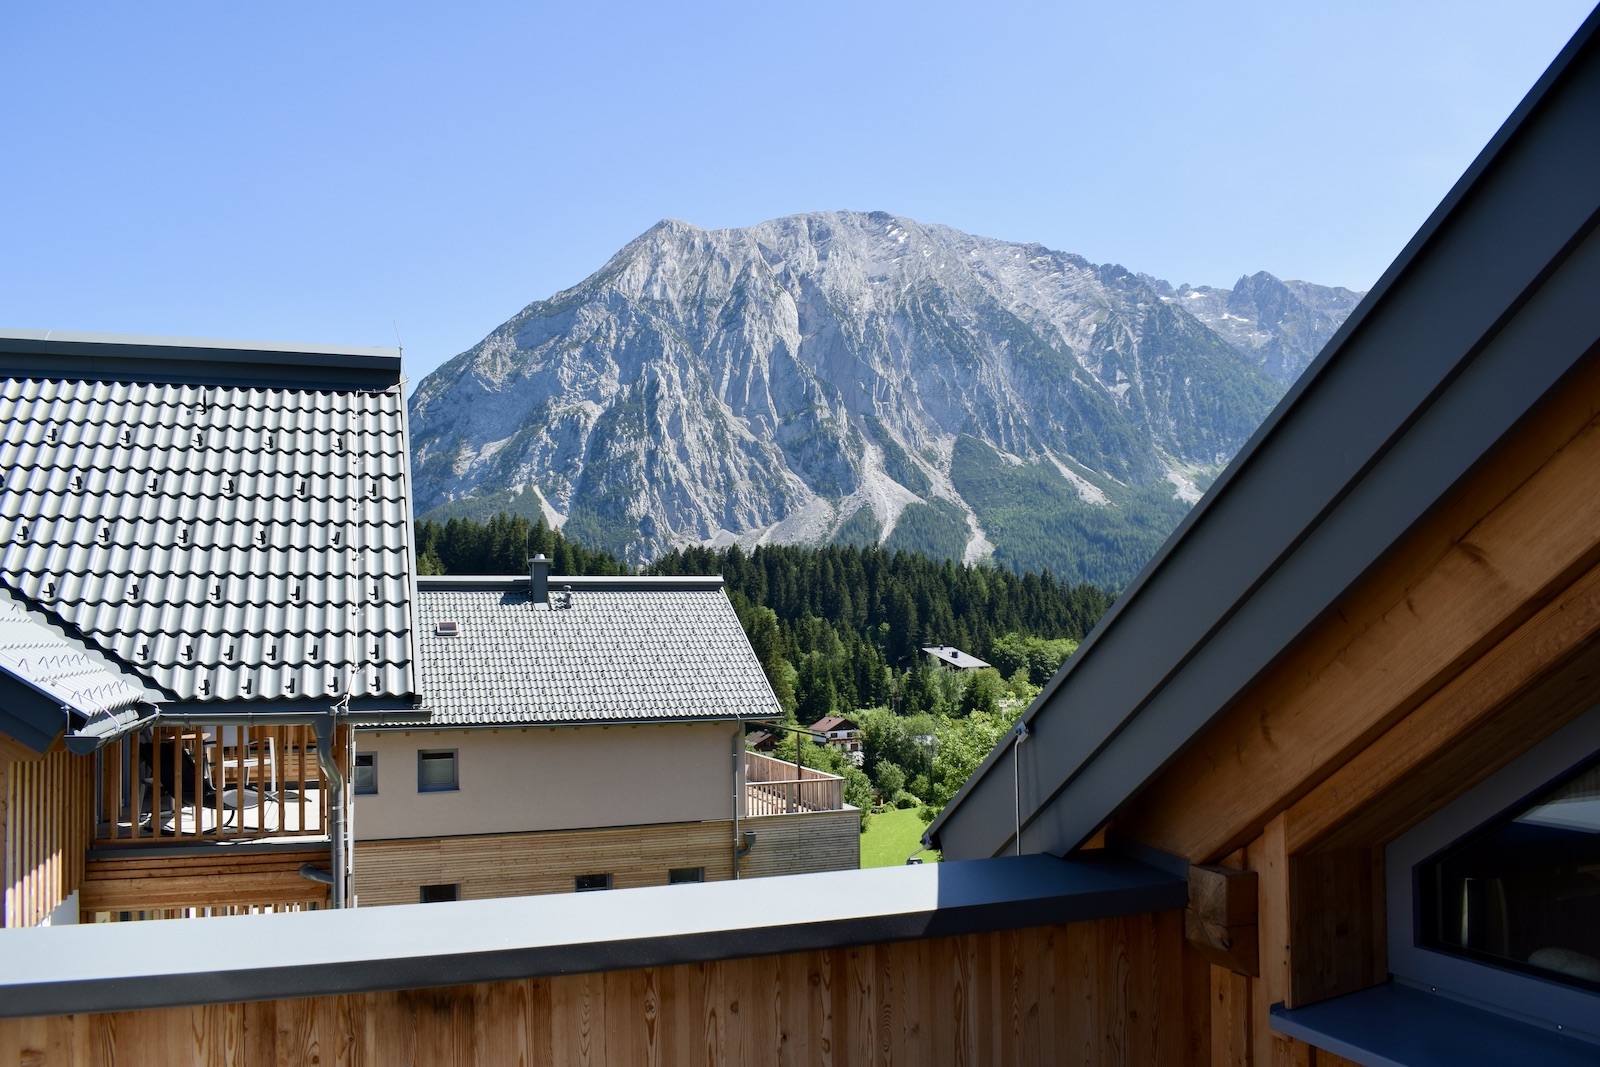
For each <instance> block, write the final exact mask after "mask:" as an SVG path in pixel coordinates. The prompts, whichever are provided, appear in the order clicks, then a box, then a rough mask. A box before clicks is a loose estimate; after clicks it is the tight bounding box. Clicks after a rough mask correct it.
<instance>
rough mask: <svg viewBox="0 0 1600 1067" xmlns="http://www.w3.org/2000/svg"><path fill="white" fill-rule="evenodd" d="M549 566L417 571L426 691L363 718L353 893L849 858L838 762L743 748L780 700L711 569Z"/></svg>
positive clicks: (379, 899)
mask: <svg viewBox="0 0 1600 1067" xmlns="http://www.w3.org/2000/svg"><path fill="white" fill-rule="evenodd" d="M549 567H550V563H549V561H548V560H546V559H545V558H544V557H543V556H540V557H537V558H536V559H535V560H533V561H532V563H531V568H530V573H529V575H528V576H527V577H522V578H506V577H422V578H419V579H418V580H417V600H416V604H417V610H416V616H417V619H418V623H419V629H418V648H419V655H420V664H421V676H422V679H423V693H422V704H421V707H420V708H419V709H418V714H417V715H416V716H415V718H414V719H413V720H412V721H407V722H404V723H400V724H397V725H396V726H394V727H389V726H383V727H373V728H361V729H358V730H357V732H356V742H355V747H356V757H355V759H356V763H355V766H356V788H355V792H356V796H355V805H354V806H355V815H354V818H355V836H356V854H357V856H358V857H359V861H358V862H357V864H356V873H355V892H356V897H357V900H358V902H359V903H360V904H361V905H363V906H370V905H373V904H407V903H416V902H418V901H419V900H421V899H430V900H440V899H475V898H482V897H497V896H512V895H521V894H528V893H552V892H571V891H573V890H574V889H594V888H607V889H609V888H618V889H620V888H625V887H630V886H642V885H666V884H669V883H680V882H698V881H717V880H721V879H728V878H734V877H739V876H741V875H742V876H743V877H747V878H748V877H753V876H757V875H770V874H786V873H795V872H799V871H808V870H836V869H848V868H853V867H856V866H858V865H859V863H860V859H859V838H858V822H859V817H858V814H857V813H856V811H855V809H853V808H848V807H847V806H846V805H845V804H844V801H843V791H842V786H843V782H842V780H841V779H839V778H837V777H836V776H833V775H821V774H820V773H819V772H811V775H812V777H811V778H809V779H808V780H807V781H805V782H800V781H798V780H797V777H796V775H795V773H794V768H793V767H792V766H791V765H789V764H786V763H781V762H779V761H777V760H773V759H770V758H768V757H766V756H763V755H760V754H758V753H755V752H747V751H745V747H744V743H743V739H744V730H745V724H746V723H749V722H760V721H762V720H767V719H774V718H777V717H779V716H780V715H781V714H782V709H781V708H780V707H779V706H778V703H777V700H776V698H775V697H774V696H773V695H772V689H771V687H770V686H769V685H768V684H767V680H766V677H765V676H764V675H763V674H762V672H761V666H760V664H759V663H758V662H757V660H756V658H755V654H754V652H753V651H752V650H751V648H750V644H749V642H748V641H747V640H746V639H745V636H744V631H743V629H742V628H741V627H740V625H739V620H738V617H737V616H736V615H735V614H734V611H733V606H732V605H731V604H730V603H729V601H728V597H727V594H726V593H725V592H724V591H723V588H722V579H721V578H720V577H708V578H692V577H690V578H684V577H676V578H646V577H619V578H584V577H573V576H562V575H555V576H552V575H551V574H550V573H549ZM783 801H788V802H789V803H782V802H783Z"/></svg>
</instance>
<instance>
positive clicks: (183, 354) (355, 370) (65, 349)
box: [0, 330, 400, 389]
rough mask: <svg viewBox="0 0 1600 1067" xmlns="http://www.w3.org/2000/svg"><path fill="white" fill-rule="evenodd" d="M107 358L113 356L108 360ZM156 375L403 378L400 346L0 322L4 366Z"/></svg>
mask: <svg viewBox="0 0 1600 1067" xmlns="http://www.w3.org/2000/svg"><path fill="white" fill-rule="evenodd" d="M102 361H107V362H102ZM30 370H32V371H37V372H39V373H42V374H44V375H45V376H47V377H52V378H59V377H81V378H89V379H94V378H99V377H102V376H105V377H110V378H118V379H126V378H127V377H128V375H129V374H130V373H135V374H137V375H138V379H139V380H142V381H151V382H180V383H185V384H199V383H208V382H219V383H220V382H250V381H278V380H281V379H283V378H286V377H287V378H292V380H293V381H295V382H297V383H305V384H306V385H307V386H310V387H315V386H316V385H328V386H344V387H353V388H372V389H383V388H387V387H390V386H393V385H394V384H395V383H396V382H398V381H399V379H400V350H399V349H397V348H366V347H355V346H350V345H304V344H292V343H283V342H270V341H223V340H213V339H208V338H194V337H145V336H140V335H137V334H111V333H77V332H72V331H66V330H0V374H17V373H26V372H28V371H30Z"/></svg>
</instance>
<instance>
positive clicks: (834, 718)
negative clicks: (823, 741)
mask: <svg viewBox="0 0 1600 1067" xmlns="http://www.w3.org/2000/svg"><path fill="white" fill-rule="evenodd" d="M808 729H810V730H812V731H813V732H814V733H819V734H825V733H827V732H828V731H830V730H859V729H860V727H859V726H857V725H856V724H855V720H854V719H846V718H845V717H843V716H842V715H826V716H824V717H822V718H820V719H818V720H817V721H816V722H814V723H812V724H811V725H810V727H808Z"/></svg>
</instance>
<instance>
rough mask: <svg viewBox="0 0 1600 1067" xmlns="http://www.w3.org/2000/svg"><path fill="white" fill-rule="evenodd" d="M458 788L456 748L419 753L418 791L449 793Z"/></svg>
mask: <svg viewBox="0 0 1600 1067" xmlns="http://www.w3.org/2000/svg"><path fill="white" fill-rule="evenodd" d="M458 788H460V781H459V779H458V778H457V776H456V750H455V749H453V748H452V749H443V750H435V751H419V752H418V753H417V792H419V793H448V792H450V791H451V790H454V789H458Z"/></svg>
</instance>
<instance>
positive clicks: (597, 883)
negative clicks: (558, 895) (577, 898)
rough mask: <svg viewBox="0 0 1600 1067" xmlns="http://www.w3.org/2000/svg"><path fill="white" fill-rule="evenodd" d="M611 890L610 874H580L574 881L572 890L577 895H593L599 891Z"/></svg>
mask: <svg viewBox="0 0 1600 1067" xmlns="http://www.w3.org/2000/svg"><path fill="white" fill-rule="evenodd" d="M610 888H611V876H610V875H609V874H580V875H578V877H576V878H574V879H573V880H572V890H573V892H575V893H593V892H595V891H596V890H599V889H610Z"/></svg>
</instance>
